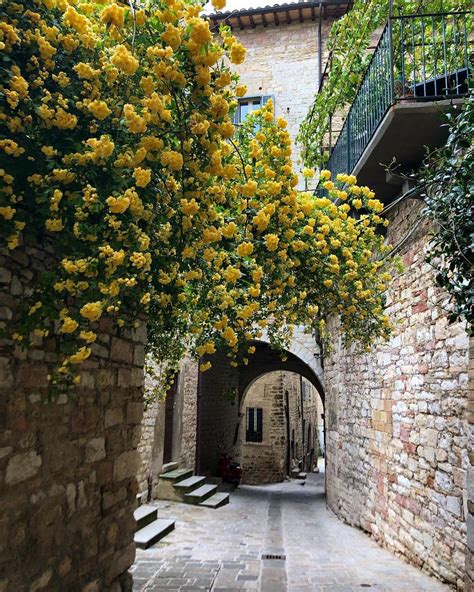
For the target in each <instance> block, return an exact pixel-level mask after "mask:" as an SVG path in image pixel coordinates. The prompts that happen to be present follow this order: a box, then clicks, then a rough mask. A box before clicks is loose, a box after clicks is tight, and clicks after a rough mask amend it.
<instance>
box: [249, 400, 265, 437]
mask: <svg viewBox="0 0 474 592" xmlns="http://www.w3.org/2000/svg"><path fill="white" fill-rule="evenodd" d="M246 440H247V442H262V441H263V409H262V408H261V407H247V433H246Z"/></svg>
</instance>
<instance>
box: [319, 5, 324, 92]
mask: <svg viewBox="0 0 474 592" xmlns="http://www.w3.org/2000/svg"><path fill="white" fill-rule="evenodd" d="M322 44H323V4H322V2H320V3H319V23H318V69H319V72H318V73H319V88H321V82H322V80H323V48H322Z"/></svg>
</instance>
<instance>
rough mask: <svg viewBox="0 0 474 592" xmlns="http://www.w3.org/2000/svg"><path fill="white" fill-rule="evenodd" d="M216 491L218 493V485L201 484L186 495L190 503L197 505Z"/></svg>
mask: <svg viewBox="0 0 474 592" xmlns="http://www.w3.org/2000/svg"><path fill="white" fill-rule="evenodd" d="M215 493H217V485H201V487H198V488H197V489H194V490H193V491H190V492H189V493H186V494H185V496H184V497H185V499H186V501H187V502H189V503H190V504H194V505H197V504H200V503H201V502H204V501H205V500H207V499H208V498H209V497H211V495H214V494H215Z"/></svg>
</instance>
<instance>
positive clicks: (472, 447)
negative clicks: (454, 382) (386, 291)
mask: <svg viewBox="0 0 474 592" xmlns="http://www.w3.org/2000/svg"><path fill="white" fill-rule="evenodd" d="M467 418H468V423H469V443H468V455H469V465H468V468H467V512H466V523H467V547H468V548H467V554H466V584H465V590H466V591H467V592H472V590H474V337H471V340H470V343H469V398H468V413H467Z"/></svg>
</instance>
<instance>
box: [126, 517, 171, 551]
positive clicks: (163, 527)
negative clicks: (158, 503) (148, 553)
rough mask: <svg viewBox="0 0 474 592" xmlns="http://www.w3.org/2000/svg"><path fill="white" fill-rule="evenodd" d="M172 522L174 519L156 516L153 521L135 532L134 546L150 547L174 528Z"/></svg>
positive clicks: (140, 547)
mask: <svg viewBox="0 0 474 592" xmlns="http://www.w3.org/2000/svg"><path fill="white" fill-rule="evenodd" d="M174 524H175V521H174V520H168V519H166V518H157V519H156V520H155V521H154V522H152V523H151V524H148V526H145V527H144V528H141V529H140V530H138V531H137V532H136V533H135V537H134V540H135V544H136V546H137V547H138V548H139V549H148V547H151V546H152V545H154V544H155V543H157V542H158V541H160V540H161V539H162V538H163V537H165V536H166V535H167V534H168V533H170V532H171V531H172V530H174Z"/></svg>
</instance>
